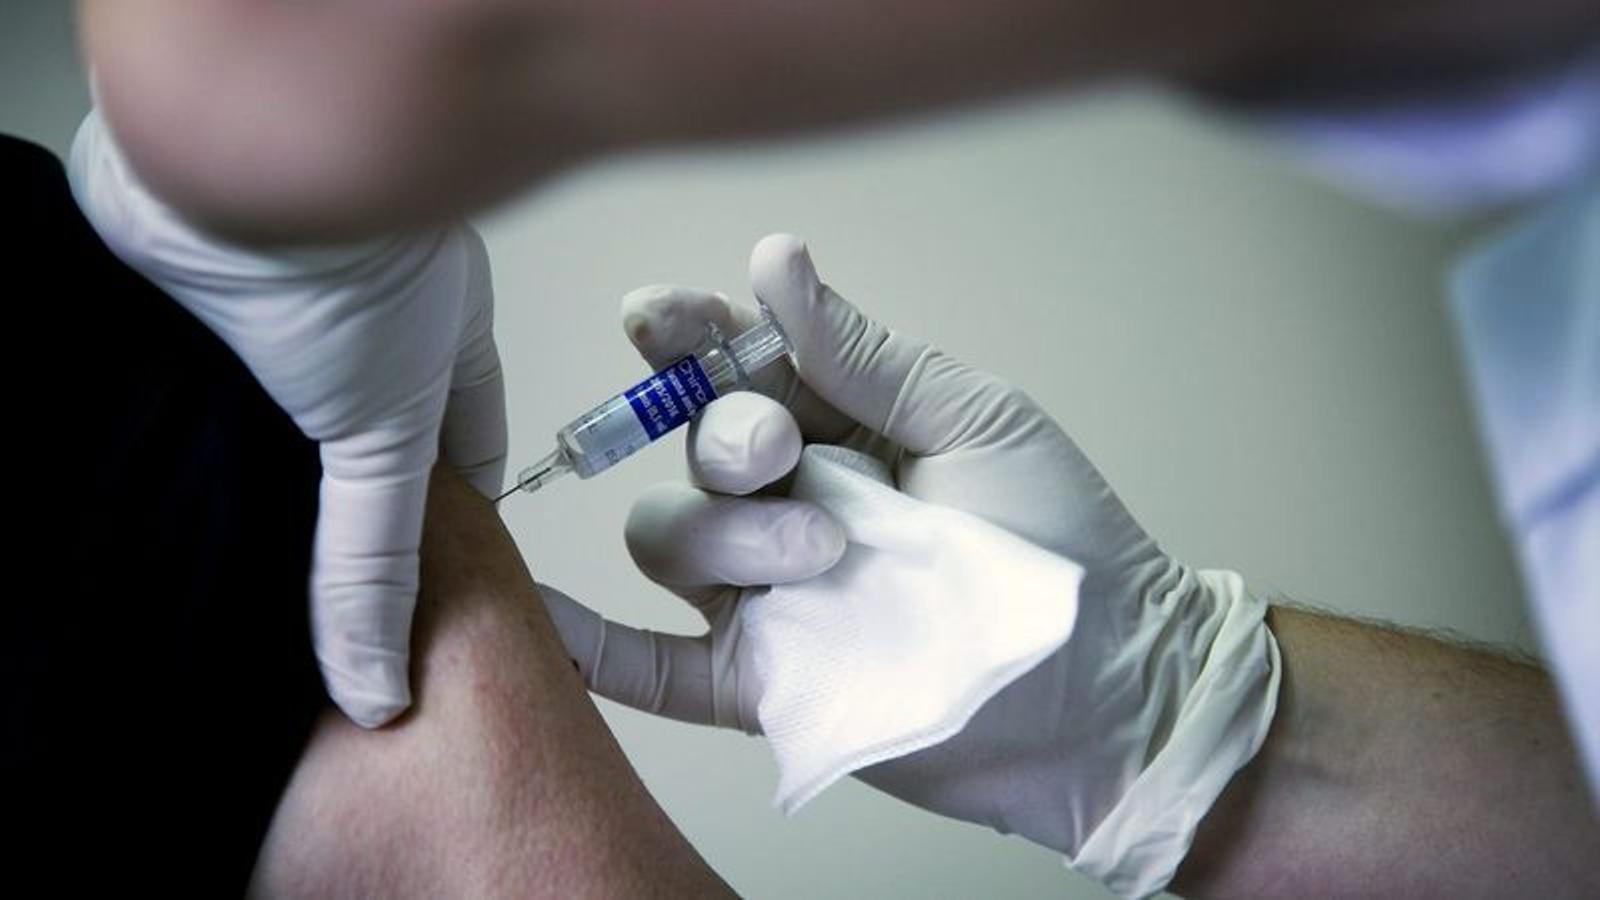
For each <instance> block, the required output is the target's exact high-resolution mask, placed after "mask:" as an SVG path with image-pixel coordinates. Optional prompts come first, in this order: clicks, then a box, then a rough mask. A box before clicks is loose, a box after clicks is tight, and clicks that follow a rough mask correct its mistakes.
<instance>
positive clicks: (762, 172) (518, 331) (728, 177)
mask: <svg viewBox="0 0 1600 900" xmlns="http://www.w3.org/2000/svg"><path fill="white" fill-rule="evenodd" d="M71 7H72V4H70V3H65V2H61V0H11V2H8V3H6V4H5V6H4V8H3V10H0V130H3V131H5V132H7V133H10V134H15V135H18V136H21V137H26V138H29V139H32V140H34V141H37V142H39V143H41V144H43V145H45V146H47V147H49V148H51V149H52V150H54V151H55V152H56V153H57V154H58V155H62V156H64V155H65V153H66V150H67V147H68V145H69V144H70V141H71V136H72V132H73V130H74V128H75V127H76V125H77V123H78V121H79V120H80V119H81V118H82V116H83V115H84V113H85V112H86V111H87V109H88V104H89V97H88V89H87V83H86V79H85V74H84V71H83V69H82V66H81V64H80V62H79V60H78V56H77V53H76V48H75V45H74V39H73V33H72V22H71V15H72V13H71ZM478 224H479V225H480V227H481V229H482V230H483V233H484V236H485V238H486V239H487V241H488V244H489V250H490V254H491V257H492V259H493V262H494V269H495V286H496V292H497V296H498V313H497V315H498V325H497V329H496V330H497V334H498V336H499V344H500V349H501V353H502V355H503V357H504V360H505V366H506V369H507V375H508V379H509V392H510V416H511V426H512V455H513V458H512V468H513V471H515V469H516V468H519V467H521V466H523V465H527V464H529V463H531V462H532V461H533V460H534V459H535V458H537V457H538V456H540V455H542V454H543V453H544V452H545V451H546V450H547V449H548V447H549V444H550V442H551V437H552V435H553V433H554V430H555V429H556V428H557V427H559V426H560V425H562V424H564V423H565V422H567V421H568V420H569V419H570V418H571V417H572V416H574V415H576V414H577V413H579V412H581V411H583V410H584V409H586V408H587V407H588V406H590V405H591V404H593V403H595V402H598V401H599V400H601V399H603V398H604V397H606V396H608V395H609V394H611V393H614V392H616V391H618V390H620V389H622V388H623V387H625V386H627V385H629V384H631V383H633V382H634V381H636V380H637V379H638V378H639V377H640V376H641V374H642V373H643V371H644V368H643V365H642V363H641V362H640V361H639V360H638V359H637V358H636V357H635V356H634V354H633V353H632V351H631V349H630V348H629V346H628V344H627V342H626V340H625V339H624V338H623V336H622V332H621V327H620V321H619V316H618V313H617V304H618V301H619V300H620V298H621V297H622V295H623V294H624V293H626V292H627V291H628V290H630V289H632V288H634V287H637V286H640V285H644V284H650V283H661V282H675V283H680V284H688V285H695V286H701V287H707V288H714V289H719V290H723V291H725V292H727V293H728V294H729V295H731V296H733V297H735V298H745V299H748V297H749V291H748V287H747V285H746V277H745V266H746V259H747V255H748V253H749V250H750V248H751V246H752V245H753V244H754V243H755V242H756V241H757V240H758V239H759V238H760V237H761V236H762V235H765V234H767V233H769V232H772V231H790V232H793V233H796V234H799V235H801V236H803V237H805V238H806V239H807V240H808V242H809V243H810V245H811V249H812V253H813V256H814V258H815V260H816V262H817V265H818V268H819V270H820V272H821V273H822V276H823V277H824V278H825V279H826V280H828V281H829V282H830V283H832V284H833V285H834V286H835V287H836V288H837V289H838V290H839V291H840V292H841V293H842V294H844V296H846V297H848V298H850V299H851V300H853V301H854V302H855V303H857V304H858V305H859V306H861V307H863V308H864V309H865V310H866V311H868V312H869V313H870V314H872V315H874V316H876V317H878V318H880V319H882V320H884V321H885V322H888V323H890V324H892V325H894V326H896V327H898V328H901V329H903V330H905V331H908V332H913V333H915V334H918V335H920V336H922V337H925V338H927V339H929V340H931V341H933V342H934V343H936V344H938V345H941V346H943V347H944V348H946V349H947V350H949V351H950V352H951V353H953V354H955V355H957V356H959V357H962V358H965V359H967V360H968V361H970V362H972V363H974V364H976V365H979V366H981V367H984V368H987V369H990V370H992V371H995V372H997V373H999V374H1001V375H1003V376H1004V377H1006V378H1007V379H1009V380H1011V381H1013V382H1015V383H1017V384H1019V385H1021V386H1023V387H1025V388H1026V389H1027V390H1028V391H1029V392H1030V393H1031V394H1032V395H1033V396H1034V397H1035V398H1037V399H1038V400H1039V401H1040V403H1041V404H1042V405H1043V406H1044V407H1045V408H1046V409H1048V410H1049V411H1050V412H1051V413H1053V414H1054V415H1055V416H1056V417H1057V418H1058V419H1059V421H1060V422H1061V423H1062V424H1063V426H1064V427H1065V428H1066V429H1067V431H1068V432H1069V433H1070V434H1072V435H1073V436H1074V437H1075V438H1076V439H1077V440H1078V442H1079V443H1080V444H1081V445H1082V446H1083V447H1084V449H1085V450H1086V452H1088V454H1089V455H1090V457H1091V458H1092V459H1094V460H1095V462H1096V463H1097V464H1098V465H1099V466H1100V468H1101V469H1102V470H1103V471H1104V473H1105V474H1106V476H1107V478H1108V479H1109V480H1110V482H1111V483H1112V485H1114V486H1115V487H1116V489H1117V490H1118V491H1119V492H1120V493H1121V495H1122V497H1123V498H1124V499H1125V500H1126V502H1127V503H1128V505H1129V506H1130V507H1131V508H1132V510H1133V511H1134V513H1135V515H1137V516H1138V517H1139V519H1140V520H1141V521H1142V523H1143V524H1144V525H1145V527H1146V528H1147V529H1148V530H1149V531H1150V532H1151V533H1152V534H1154V535H1155V536H1156V537H1157V538H1158V539H1159V540H1160V541H1161V542H1162V543H1163V545H1164V546H1165V547H1166V548H1167V549H1168V550H1169V551H1170V552H1171V553H1172V554H1173V555H1175V556H1176V557H1178V558H1180V559H1183V560H1185V561H1186V562H1189V563H1192V564H1196V565H1203V566H1218V567H1227V568H1232V569H1236V570H1238V571H1240V572H1242V573H1243V574H1244V576H1245V577H1246V579H1247V580H1248V582H1249V583H1250V584H1251V585H1252V586H1253V587H1254V588H1255V589H1256V590H1258V591H1264V592H1268V593H1269V594H1276V595H1281V596H1284V597H1287V598H1290V599H1292V600H1294V601H1298V602H1303V603H1309V604H1314V605H1317V606H1320V607H1324V608H1327V609H1331V610H1336V611H1340V612H1344V613H1350V614H1355V615H1360V616H1368V617H1375V618H1379V619H1384V620H1388V621H1392V622H1399V623H1404V624H1407V625H1415V626H1423V627H1428V628H1445V629H1451V630H1454V631H1456V632H1459V633H1461V634H1463V635H1466V636H1468V637H1471V638H1474V639H1478V640H1483V641H1489V642H1493V643H1497V644H1501V645H1509V646H1515V647H1519V648H1522V649H1524V650H1528V651H1533V650H1534V649H1535V648H1534V646H1533V642H1532V638H1531V635H1530V631H1529V628H1528V625H1527V623H1526V621H1525V619H1524V615H1523V608H1522V607H1523V601H1522V597H1521V594H1520V588H1519V586H1518V583H1517V580H1516V574H1515V571H1514V569H1513V563H1512V560H1511V556H1510V553H1509V550H1508V548H1507V545H1506V544H1505V542H1504V541H1503V540H1502V538H1501V535H1500V533H1499V531H1498V529H1497V526H1496V524H1495V518H1494V514H1493V511H1492V507H1491V503H1490V499H1489V494H1488V488H1487V482H1486V480H1485V474H1484V469H1483V466H1482V461H1481V459H1480V451H1479V449H1478V443H1477V440H1476V435H1475V433H1474V430H1473V423H1472V421H1471V418H1470V413H1469V411H1468V409H1467V406H1466V399H1465V395H1464V392H1463V382H1462V378H1461V373H1460V368H1459V365H1458V361H1457V358H1456V356H1455V354H1454V346H1453V335H1452V333H1451V331H1450V327H1449V323H1448V322H1447V321H1446V320H1445V318H1444V316H1443V312H1444V310H1443V305H1442V297H1443V294H1442V283H1443V281H1442V279H1443V274H1444V272H1445V271H1446V267H1447V266H1448V262H1449V260H1450V259H1451V257H1452V256H1453V255H1454V254H1456V253H1457V252H1459V251H1460V250H1461V249H1462V247H1463V245H1464V244H1465V243H1466V242H1467V241H1470V240H1471V239H1472V237H1473V236H1474V234H1475V233H1476V232H1477V231H1480V230H1481V223H1474V222H1460V221H1457V222H1449V223H1442V222H1428V221H1417V220H1410V219H1407V218H1404V217H1402V216H1400V215H1398V214H1395V213H1393V212H1389V211H1385V210H1382V209H1378V208H1375V207H1373V206H1370V205H1367V204H1365V203H1363V202H1361V201H1358V200H1354V199H1350V198H1349V197H1347V196H1345V195H1343V194H1341V193H1339V192H1338V191H1336V190H1335V189H1333V188H1330V187H1328V186H1326V185H1324V184H1322V183H1320V182H1317V181H1314V180H1311V179H1309V178H1307V177H1306V176H1304V175H1302V174H1301V173H1300V172H1299V171H1298V170H1297V169H1296V168H1295V166H1294V164H1293V160H1291V159H1289V158H1287V157H1284V156H1282V155H1280V154H1278V153H1276V152H1275V151H1274V150H1273V148H1272V147H1271V146H1270V145H1269V144H1268V143H1266V142H1264V141H1262V140H1261V139H1260V136H1259V135H1256V134H1252V133H1251V131H1250V130H1249V127H1248V125H1247V124H1245V123H1229V122H1226V121H1224V120H1222V119H1219V118H1217V117H1215V116H1214V115H1212V114H1210V113H1208V112H1207V111H1205V110H1203V109H1200V108H1198V107H1197V106H1195V105H1192V104H1189V103H1186V102H1185V101H1184V100H1183V99H1182V98H1180V97H1177V96H1174V95H1171V94H1168V93H1164V92H1162V91H1160V90H1158V89H1155V88H1151V87H1146V86H1137V85H1135V86H1127V87H1122V88H1118V89H1116V90H1110V91H1101V92H1097V93H1093V94H1080V95H1076V96H1045V97H1035V98H1032V99H1029V100H1026V101H1019V102H1015V103H1011V104H1008V105H1005V106H1001V107H990V108H987V109H985V110H982V111H976V112H969V113H965V114H962V115H959V116H954V117H948V118H939V119H924V120H919V121H915V122H910V123H903V124H898V125H895V126H893V127H886V128H878V129H872V130H866V131H855V132H850V133H846V134H839V135H834V136H831V137H828V138H826V139H823V140H812V141H806V142H801V143H788V144H781V145H766V146H740V147H733V148H728V149H724V150H719V151H716V152H694V153H682V154H652V155H648V156H637V157H624V158H615V159H611V160H608V161H604V162H602V163H598V164H595V165H591V166H588V167H586V168H583V169H580V170H576V171H573V172H570V173H568V174H566V175H565V176H563V177H561V178H558V179H555V180H552V181H549V182H546V183H544V184H542V185H539V186H537V187H536V188H535V189H534V190H532V191H531V192H529V193H528V194H526V195H524V196H523V197H521V198H519V199H518V200H516V201H515V202H513V203H510V204H508V205H506V206H504V207H503V208H500V209H498V210H495V211H492V212H491V213H489V214H486V215H484V216H482V217H481V218H480V219H479V222H478ZM664 443H665V446H658V447H654V448H651V449H649V450H647V451H644V452H642V453H641V454H640V455H639V456H638V457H636V458H635V459H633V460H630V461H629V462H628V463H627V464H625V465H623V466H620V467H618V468H617V469H615V470H612V471H611V472H609V473H607V474H605V475H603V476H602V477H600V478H598V479H595V480H593V481H588V482H580V481H577V480H576V479H573V480H568V481H563V482H559V483H557V484H556V485H555V486H553V487H551V488H549V489H547V490H545V491H544V492H541V493H540V494H538V495H536V496H531V497H530V496H525V495H524V496H518V497H515V498H512V499H511V500H508V501H507V502H506V504H504V505H503V506H502V511H503V513H504V515H505V516H506V518H507V521H508V522H509V524H510V526H511V529H512V531H513V532H514V534H515V535H516V537H517V540H518V543H519V544H520V546H521V547H522V550H523V552H524V553H525V555H526V556H527V558H528V562H529V565H530V568H531V569H532V570H533V571H534V573H535V575H536V576H537V577H538V578H539V579H540V580H542V581H546V582H549V583H551V584H554V585H557V586H559V587H561V588H563V589H564V590H566V591H568V592H569V593H571V594H572V595H573V596H575V597H577V598H579V599H580V600H583V601H585V602H587V603H589V604H590V605H592V606H594V607H595V608H597V609H599V610H600V611H602V612H603V613H605V614H606V615H608V616H610V617H612V618H616V619H621V620H624V621H627V622H630V623H633V624H636V625H642V626H648V627H654V628H658V629H664V630H670V631H679V632H695V631H698V630H700V623H699V621H698V619H697V617H696V616H694V615H693V614H692V613H690V612H689V611H688V610H687V609H686V608H684V607H681V606H679V605H678V601H677V600H676V599H675V598H673V597H672V596H671V595H668V594H666V593H665V592H663V591H659V590H656V589H655V588H654V587H652V586H651V585H650V584H649V583H648V582H647V581H646V580H645V579H644V578H643V577H642V576H640V575H638V574H637V572H635V571H634V568H633V566H632V563H631V562H630V561H629V559H628V557H627V553H626V551H625V549H624V547H623V543H622V523H623V521H624V518H625V517H626V515H627V511H628V508H629V505H630V503H631V501H632V498H633V497H634V496H636V495H637V494H638V493H639V492H640V491H641V490H642V489H643V488H644V487H645V486H647V485H649V484H651V483H654V482H657V481H661V480H667V479H672V478H676V477H679V474H680V472H681V470H682V442H681V436H680V437H678V438H677V439H669V440H668V441H666V442H664ZM599 704H600V706H601V709H602V711H603V712H604V714H605V716H606V719H607V720H608V722H609V723H610V724H611V727H612V728H613V729H614V730H615V732H616V734H617V737H618V740H619V741H620V742H621V743H622V746H623V748H624V749H625V750H626V751H627V754H628V756H629V758H630V759H631V760H632V761H633V764H634V766H635V767H636V768H637V769H638V771H639V773H640V775H641V776H642V777H643V779H644V781H645V783H646V784H647V785H648V786H649V788H650V789H651V791H652V792H653V793H654V794H655V796H656V798H657V799H658V800H659V801H660V802H661V804H662V805H663V806H664V807H665V808H666V810H667V812H668V813H669V814H670V815H671V816H672V818H673V819H674V820H675V821H676V822H677V824H678V826H679V827H680V828H681V829H682V830H683V831H684V832H685V833H686V834H687V835H688V837H689V839H690V841H692V842H693V843H694V845H695V846H696V847H698V848H699V850H700V851H701V853H703V854H704V855H705V857H706V858H707V859H708V860H709V861H710V863H711V865H712V866H713V867H715V868H716V869H717V870H718V871H719V872H720V873H721V874H722V875H723V876H724V877H725V878H727V880H728V881H729V882H730V883H731V884H732V885H733V886H734V888H735V889H737V890H738V891H740V892H741V893H743V894H746V895H749V896H754V897H771V898H785V897H824V896H827V897H874V898H882V897H972V896H984V897H990V898H1010V897H1038V896H1062V897H1074V898H1077V897H1082V898H1091V897H1102V896H1108V895H1107V894H1105V893H1104V892H1103V891H1101V890H1100V889H1099V888H1097V887H1096V886H1094V885H1093V884H1091V883H1089V882H1088V881H1086V880H1084V879H1081V878H1078V877H1077V876H1075V875H1073V874H1072V873H1071V872H1069V871H1066V870H1065V869H1063V868H1062V865H1061V861H1060V859H1059V857H1058V856H1057V855H1056V854H1054V853H1051V852H1048V851H1045V850H1041V849H1039V848H1037V847H1034V846H1032V845H1030V844H1028V843H1026V842H1024V841H1022V840H1020V839H1018V838H1011V837H1002V836H999V835H996V834H993V833H992V832H989V831H987V830H984V829H981V828H977V827H974V826H970V825H964V824H959V823H955V822H949V821H945V820H941V819H937V818H934V817H932V816H930V815H928V814H925V813H921V812H919V811H917V810H914V809H912V808H911V807H908V806H905V805H903V804H901V803H899V802H898V801H896V800H893V799H890V798H888V797H885V796H882V795H879V794H877V793H875V792H873V791H871V790H868V789H867V788H865V787H864V786H862V785H860V784H857V783H855V782H853V781H848V782H846V783H843V784H840V785H838V786H835V787H833V788H831V789H830V790H828V791H827V792H826V793H824V794H823V795H822V796H821V797H820V798H819V799H818V800H816V801H815V802H814V803H813V804H812V805H811V806H809V807H807V808H805V809H803V810H801V811H800V812H799V814H797V815H796V816H794V817H792V818H785V817H783V816H781V815H780V814H779V813H778V812H776V811H775V810H774V809H773V808H772V806H771V795H772V791H773V788H774V785H775V778H774V774H775V770H774V768H773V766H772V763H771V760H770V757H769V756H768V754H767V751H766V749H765V747H764V746H763V745H762V744H761V743H760V742H759V741H757V740H754V739H750V738H747V737H744V736H743V735H740V734H735V733H730V732H718V731H711V730H707V729H698V728H694V727H691V726H687V725H679V724H676V723H671V722H666V721H662V720H656V719H651V718H648V717H646V716H643V715H640V714H637V713H634V712H632V711H631V710H627V709H624V708H621V707H618V706H616V705H613V704H610V703H608V702H606V701H599Z"/></svg>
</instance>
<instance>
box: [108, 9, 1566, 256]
mask: <svg viewBox="0 0 1600 900" xmlns="http://www.w3.org/2000/svg"><path fill="white" fill-rule="evenodd" d="M80 6H81V9H82V14H83V20H84V21H83V33H84V41H85V45H86V50H87V55H88V56H89V58H90V59H91V60H92V61H93V62H94V63H95V65H96V66H97V67H98V68H99V71H100V75H101V77H100V87H101V91H102V94H101V100H102V103H103V104H104V105H105V107H106V112H107V114H108V117H109V118H110V120H111V122H112V124H113V125H114V126H115V127H116V128H117V130H118V133H119V135H120V136H121V138H122V140H123V142H124V143H125V145H126V147H127V150H128V152H129V155H130V157H131V158H132V160H133V161H134V163H135V165H136V166H137V167H138V168H139V169H140V171H141V173H142V174H143V175H144V176H145V178H146V180H147V181H148V182H150V183H151V184H152V185H153V186H155V188H156V189H157V190H158V191H160V192H161V193H162V194H163V195H164V196H165V197H166V198H167V199H169V200H170V201H172V202H173V203H174V204H176V205H177V206H178V207H179V208H181V209H184V210H186V211H188V212H189V213H190V214H192V215H194V216H196V217H198V218H200V219H202V220H204V221H205V222H206V223H207V224H209V225H211V226H213V227H216V228H220V229H222V230H226V231H231V232H233V233H236V234H243V235H246V236H251V237H256V238H262V239H296V240H301V239H307V238H326V237H335V236H348V235H351V234H358V233H364V232H370V231H372V230H375V229H384V228H391V227H396V226H397V225H405V224H412V223H415V222H419V221H425V220H428V219H431V218H437V217H439V216H443V215H448V214H453V213H458V212H462V211H465V210H469V209H472V208H475V207H477V206H480V205H482V204H484V203H487V202H489V201H492V200H494V199H496V198H500V197H503V196H505V195H506V194H508V193H509V192H511V191H512V190H514V189H516V188H517V187H518V186H520V185H522V184H524V183H526V182H527V181H528V180H529V179H530V178H534V177H537V176H539V175H541V174H546V173H549V172H551V171H553V170H555V169H558V168H560V167H561V166H563V165H566V164H569V163H571V162H573V161H576V160H579V159H581V158H584V157H586V156H589V155H591V154H593V153H596V152H602V151H605V150H608V149H612V148H615V147H621V146H632V145H639V144H646V143H652V142H661V141H672V140H683V139H702V138H718V137H729V136H741V135H759V134H770V133H774V132H781V131H789V130H795V129H804V128H811V127H816V126H821V125H827V124H830V123H838V122H847V121H851V120H855V119H861V118H866V117H871V116H879V115H884V114H889V113H896V112H905V111H914V110H918V109H924V108H928V107H932V106H936V105H941V104H947V103H951V102H959V101H962V100H966V99H972V98H980V97H986V96H993V95H996V94H1000V93H1005V92H1010V91H1017V90H1023V89H1027V88H1030V87H1034V86H1038V85H1042V84H1047V83H1057V82H1061V81H1063V80H1071V79H1081V78H1086V77H1094V76H1098V75H1104V74H1108V73H1113V72H1116V71H1136V72H1140V73H1146V74H1157V75H1174V74H1176V75H1202V74H1217V73H1226V72H1231V71H1241V72H1245V73H1248V72H1250V71H1252V70H1260V69H1263V68H1265V69H1270V70H1274V71H1280V70H1282V68H1283V60H1285V59H1289V60H1293V59H1307V60H1311V61H1312V62H1311V63H1310V64H1311V65H1316V64H1317V63H1316V62H1315V61H1316V60H1319V59H1320V60H1324V61H1326V60H1327V59H1329V58H1330V57H1331V56H1332V55H1334V54H1343V55H1344V56H1345V57H1348V56H1350V55H1360V56H1380V57H1381V56H1384V55H1387V56H1388V57H1391V58H1393V57H1413V56H1415V55H1418V54H1430V53H1433V54H1445V55H1449V54H1452V53H1470V54H1475V55H1482V54H1483V53H1484V48H1485V47H1489V48H1491V52H1493V49H1494V48H1501V47H1507V46H1510V47H1524V48H1525V47H1527V46H1529V45H1532V46H1538V45H1539V44H1541V43H1542V42H1547V41H1551V40H1557V39H1570V37H1571V35H1572V33H1573V31H1574V29H1575V25H1576V24H1578V23H1587V27H1588V29H1590V30H1591V31H1592V29H1593V28H1594V23H1593V21H1592V18H1593V16H1592V11H1589V10H1588V8H1587V5H1586V3H1585V2H1584V0H1528V2H1524V3H1518V4H1504V3H1496V2H1493V0H1425V2H1421V3H1410V4H1402V5H1400V6H1399V7H1397V6H1396V5H1395V4H1389V3H1382V2H1377V0H1364V2H1358V3H1342V4H1338V5H1334V4H1329V3H1321V2H1302V3H1281V2H1272V0H1211V2H1206V3H1172V2H1168V0H1135V2H1122V3H1108V2H1077V3H1062V2H1059V0H1001V2H988V3H975V2H971V0H936V2H910V0H877V2H865V3H863V2H856V0H821V2H814V3H783V2H771V0H767V2H751V3H738V4H730V3H726V2H719V0H683V2H676V3H658V2H648V0H594V2H585V3H563V4H557V3H551V2H543V0H458V2H453V3H436V2H427V0H402V2H393V0H382V2H380V0H347V2H341V3H329V4H310V5H307V4H290V3H270V2H269V3H246V2H242V0H202V2H198V3H196V2H188V0H148V2H145V3H139V4H131V3H125V2H120V0H84V2H83V3H81V5H80Z"/></svg>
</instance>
